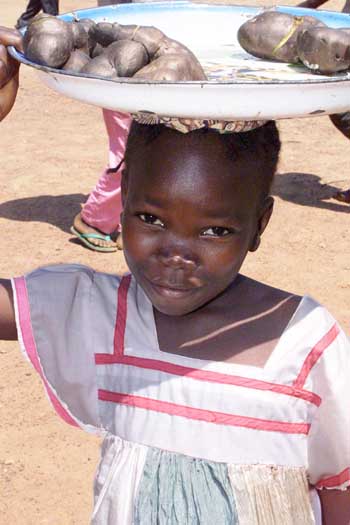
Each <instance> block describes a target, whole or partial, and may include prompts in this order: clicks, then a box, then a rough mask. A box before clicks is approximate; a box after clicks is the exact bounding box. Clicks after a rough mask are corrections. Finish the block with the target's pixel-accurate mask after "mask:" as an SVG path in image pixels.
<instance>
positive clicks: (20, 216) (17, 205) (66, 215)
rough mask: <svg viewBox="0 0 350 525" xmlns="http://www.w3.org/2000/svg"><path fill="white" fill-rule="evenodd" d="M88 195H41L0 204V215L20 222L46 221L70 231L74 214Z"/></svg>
mask: <svg viewBox="0 0 350 525" xmlns="http://www.w3.org/2000/svg"><path fill="white" fill-rule="evenodd" d="M87 197H88V195H84V194H83V193H73V194H71V195H56V196H52V195H39V196H38V197H28V198H25V199H15V200H12V201H7V202H3V203H1V204H0V217H2V218H4V219H9V220H12V221H20V222H27V221H30V222H46V223H48V224H52V225H53V226H56V227H57V228H60V229H61V230H63V231H64V232H67V233H68V232H69V231H70V227H71V225H72V222H73V218H74V216H75V215H76V214H77V213H79V211H80V209H81V205H82V204H83V203H84V202H85V201H86V199H87Z"/></svg>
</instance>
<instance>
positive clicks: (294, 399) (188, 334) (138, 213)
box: [0, 122, 350, 525]
mask: <svg viewBox="0 0 350 525" xmlns="http://www.w3.org/2000/svg"><path fill="white" fill-rule="evenodd" d="M206 124H207V126H208V125H210V123H206ZM168 125H175V126H176V125H177V124H176V123H175V124H174V123H171V122H170V123H168ZM192 127H193V126H192ZM279 148H280V143H279V138H278V132H277V129H276V126H275V124H274V123H272V122H269V123H267V124H265V125H263V126H261V127H258V128H256V129H253V130H251V131H248V132H241V133H232V134H220V133H218V131H216V130H214V129H207V128H203V129H198V130H194V131H191V132H189V133H181V132H179V131H176V130H174V129H172V128H170V127H168V126H165V125H141V124H136V123H134V124H133V125H132V128H131V132H130V136H129V139H128V145H127V151H126V159H125V160H126V169H125V173H124V175H123V184H122V194H123V205H124V211H123V216H122V228H123V237H124V251H125V257H126V260H127V263H128V265H129V268H130V270H131V274H129V275H125V276H123V277H118V276H115V275H110V274H102V273H97V272H94V271H93V270H91V269H90V268H87V267H84V266H80V265H59V266H49V267H45V268H41V269H39V270H36V271H34V272H33V273H31V274H29V275H26V276H25V277H20V278H16V279H14V280H13V282H12V288H11V284H10V282H9V281H6V280H3V281H1V285H0V335H1V337H2V338H4V339H15V338H16V337H17V334H18V339H19V341H20V343H21V346H22V348H23V351H24V353H25V355H26V356H28V358H29V359H30V360H31V362H32V363H33V365H34V367H35V368H36V370H37V371H38V373H39V374H40V375H41V378H42V380H43V382H44V385H45V388H46V391H47V393H48V395H49V397H50V399H51V402H52V404H53V406H54V407H55V409H56V410H57V412H58V413H59V415H61V416H62V417H63V418H64V419H65V420H66V421H67V422H68V423H71V424H72V425H75V426H78V427H81V428H83V429H85V430H88V431H92V432H102V433H103V434H104V435H105V439H104V443H103V446H102V453H101V462H100V465H99V468H98V471H97V474H96V479H95V485H94V495H95V506H94V511H93V517H92V523H93V524H94V525H131V524H133V525H175V524H176V525H209V524H210V525H212V524H214V523H215V524H219V525H280V524H283V525H311V524H317V525H321V524H322V525H346V524H347V525H348V524H349V521H350V495H349V492H348V491H347V490H346V489H347V487H348V485H349V484H350V483H349V479H350V468H349V467H350V439H349V436H350V411H349V397H350V394H349V388H348V378H349V377H350V345H349V342H348V340H347V339H346V336H345V335H344V333H343V332H342V331H341V329H340V328H339V327H338V325H337V323H336V322H335V321H334V319H333V318H332V316H331V315H330V314H329V313H328V312H327V310H326V309H325V308H324V307H322V306H321V305H319V304H318V303H317V302H316V301H314V300H313V299H311V298H310V297H307V296H305V297H299V296H296V295H294V294H292V293H289V292H286V291H283V290H279V289H276V288H272V287H270V286H267V285H265V284H263V283H260V282H257V281H254V280H252V279H250V278H248V277H245V276H244V275H242V274H241V273H240V268H241V265H242V263H243V261H244V259H245V257H246V255H247V253H248V252H249V251H250V252H253V251H255V250H256V249H257V248H258V246H259V243H260V237H261V235H262V233H263V232H264V230H265V228H266V226H267V224H268V222H269V219H270V216H271V212H272V207H273V199H272V197H271V196H270V186H271V183H272V179H273V175H274V172H275V170H276V165H277V161H278V154H279ZM281 249H283V248H282V247H281ZM295 263H296V264H300V261H299V260H297V257H296V261H295Z"/></svg>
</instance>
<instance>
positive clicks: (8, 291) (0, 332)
mask: <svg viewBox="0 0 350 525" xmlns="http://www.w3.org/2000/svg"><path fill="white" fill-rule="evenodd" d="M0 339H3V340H7V341H15V340H16V339H17V329H16V320H15V311H14V306H13V294H12V287H11V281H9V280H7V279H0Z"/></svg>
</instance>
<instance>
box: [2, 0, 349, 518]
mask: <svg viewBox="0 0 350 525" xmlns="http://www.w3.org/2000/svg"><path fill="white" fill-rule="evenodd" d="M94 3H95V2H94V0H75V1H73V0H64V1H61V2H60V4H61V5H60V8H61V12H65V11H68V10H71V9H74V8H83V7H92V6H94ZM238 3H242V4H243V3H244V2H243V1H241V2H238ZM250 3H253V1H252V2H250ZM25 4H26V1H25V0H22V1H16V2H14V1H13V0H0V24H3V25H13V24H14V23H15V21H16V18H17V16H18V15H19V14H20V13H21V12H22V10H23V8H24V7H25ZM341 6H342V3H341V2H338V1H336V0H334V1H332V2H329V4H328V5H327V8H329V9H337V10H339V9H341ZM21 81H22V82H21V88H20V92H19V96H18V101H17V104H16V107H15V109H14V110H13V112H12V114H11V115H10V116H9V117H8V118H7V119H6V120H5V121H4V122H3V123H2V124H1V134H0V138H1V149H0V151H1V156H0V159H1V170H0V195H1V199H0V201H1V202H0V228H1V230H0V231H1V251H2V254H1V257H0V274H1V275H2V276H4V277H10V276H13V275H21V274H22V273H23V272H26V271H27V270H30V269H33V268H35V267H37V266H39V265H42V264H45V263H54V262H80V263H84V264H87V265H91V266H93V267H95V268H97V269H98V270H102V271H108V272H113V271H116V272H118V271H121V270H123V269H125V265H124V261H123V256H122V254H121V253H120V252H119V253H118V254H98V253H95V252H91V251H89V250H87V249H85V248H83V247H82V246H81V245H79V244H77V243H76V242H75V241H74V239H72V236H71V234H70V232H69V228H70V225H71V221H72V217H73V216H74V214H75V213H77V211H78V210H79V208H80V205H81V204H82V203H83V202H84V201H85V199H86V197H87V195H88V193H89V191H90V189H91V188H92V187H93V185H94V184H95V182H96V181H97V177H98V175H99V173H100V171H101V170H102V168H103V166H104V164H105V162H106V160H107V141H106V134H105V132H104V127H103V123H102V119H101V114H100V111H99V109H97V108H94V107H89V106H84V105H82V104H80V103H78V102H75V101H71V100H68V99H63V98H62V97H61V96H59V95H57V94H55V93H53V92H51V91H49V90H48V89H47V88H46V87H44V86H43V85H42V84H41V83H39V81H38V79H37V78H36V75H35V73H34V72H33V71H32V70H30V69H29V68H22V74H21ZM277 103H278V101H277ZM279 127H280V131H281V137H282V141H283V150H282V155H281V161H280V166H279V172H278V175H277V177H276V184H275V188H274V195H275V197H276V208H275V213H274V217H273V220H272V222H271V225H270V227H269V228H268V231H267V232H266V234H265V235H264V239H263V242H262V246H261V248H260V249H259V251H258V252H257V253H256V254H254V255H253V256H250V257H249V258H248V260H247V262H246V264H245V272H246V273H248V274H249V275H251V276H254V277H255V278H258V279H262V280H264V281H265V282H267V283H270V284H273V285H275V286H280V287H283V288H287V289H290V290H293V291H295V292H298V293H307V294H310V295H312V296H314V297H315V298H317V299H318V300H319V301H320V302H323V303H325V304H326V305H327V306H328V307H329V309H330V310H331V312H332V313H333V314H334V315H335V316H336V317H337V318H338V319H339V321H340V322H341V323H342V325H343V327H344V328H345V330H346V331H347V332H348V333H349V332H350V330H349V328H350V325H349V320H350V300H349V297H350V278H349V276H350V257H349V240H350V228H349V219H350V206H349V205H343V204H341V203H338V202H336V201H334V200H332V199H331V196H332V194H333V193H334V191H335V188H347V187H350V174H349V171H348V170H349V165H350V143H349V142H348V141H347V140H346V139H345V138H343V137H342V136H341V134H340V133H339V132H338V131H337V130H336V129H335V128H334V127H333V126H332V124H331V123H330V121H329V119H328V118H327V117H321V118H315V119H304V120H294V121H285V122H282V123H280V126H279ZM0 414H1V418H0V435H1V439H0V522H1V523H3V524H5V523H6V524H11V525H12V524H14V525H44V524H50V525H83V524H86V523H88V520H89V515H90V511H91V503H92V479H93V473H94V469H95V466H96V462H97V459H98V445H99V442H98V439H97V438H95V437H93V436H90V435H84V434H83V432H80V431H78V430H75V429H73V428H71V427H69V426H67V425H65V424H64V423H63V422H61V421H60V420H59V419H58V418H57V417H56V415H55V414H54V412H53V410H52V409H51V407H50V406H49V404H48V403H47V400H46V398H45V395H44V394H43V389H42V386H41V384H40V381H39V379H38V378H37V377H36V374H35V373H34V372H33V370H32V368H31V366H30V365H28V364H27V363H26V362H25V361H24V360H23V358H22V356H21V355H20V352H19V349H18V345H17V344H13V343H1V345H0Z"/></svg>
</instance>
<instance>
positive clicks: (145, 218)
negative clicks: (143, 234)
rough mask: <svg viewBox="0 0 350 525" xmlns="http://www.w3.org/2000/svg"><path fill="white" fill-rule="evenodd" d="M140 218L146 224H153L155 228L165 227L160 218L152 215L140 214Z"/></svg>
mask: <svg viewBox="0 0 350 525" xmlns="http://www.w3.org/2000/svg"><path fill="white" fill-rule="evenodd" d="M139 218H140V219H141V221H142V222H145V223H146V224H153V225H155V226H161V227H162V228H163V227H164V223H163V222H162V221H161V220H160V219H158V217H156V216H155V215H151V214H150V213H140V214H139Z"/></svg>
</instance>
